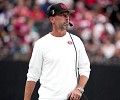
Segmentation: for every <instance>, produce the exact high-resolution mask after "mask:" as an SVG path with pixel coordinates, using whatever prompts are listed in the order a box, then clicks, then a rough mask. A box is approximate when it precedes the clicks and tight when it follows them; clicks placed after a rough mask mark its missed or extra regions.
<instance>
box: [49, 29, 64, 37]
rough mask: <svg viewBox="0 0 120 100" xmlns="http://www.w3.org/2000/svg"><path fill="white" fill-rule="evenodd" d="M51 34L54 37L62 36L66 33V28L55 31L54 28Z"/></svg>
mask: <svg viewBox="0 0 120 100" xmlns="http://www.w3.org/2000/svg"><path fill="white" fill-rule="evenodd" d="M51 34H52V35H53V36H55V37H62V36H64V35H65V34H66V30H64V31H60V30H59V31H55V30H53V31H52V32H51Z"/></svg>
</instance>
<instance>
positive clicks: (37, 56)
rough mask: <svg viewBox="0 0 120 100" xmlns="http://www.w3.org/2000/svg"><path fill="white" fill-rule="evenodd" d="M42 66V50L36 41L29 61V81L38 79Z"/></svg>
mask: <svg viewBox="0 0 120 100" xmlns="http://www.w3.org/2000/svg"><path fill="white" fill-rule="evenodd" d="M41 68H42V50H41V49H40V45H39V43H37V42H36V43H35V45H34V48H33V52H32V56H31V59H30V62H29V69H28V73H27V81H35V82H36V81H37V80H38V79H39V78H40V75H41Z"/></svg>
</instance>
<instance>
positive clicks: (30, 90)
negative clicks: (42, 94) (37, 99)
mask: <svg viewBox="0 0 120 100" xmlns="http://www.w3.org/2000/svg"><path fill="white" fill-rule="evenodd" d="M35 85H36V82H34V81H26V86H25V93H24V100H30V99H31V95H32V93H33V90H34V88H35Z"/></svg>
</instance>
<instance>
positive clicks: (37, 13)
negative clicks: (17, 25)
mask: <svg viewBox="0 0 120 100" xmlns="http://www.w3.org/2000/svg"><path fill="white" fill-rule="evenodd" d="M30 17H31V19H32V20H33V21H34V22H37V21H44V20H45V17H46V16H45V12H44V11H43V10H41V8H40V6H39V5H38V4H35V5H34V6H33V9H32V11H31V13H30Z"/></svg>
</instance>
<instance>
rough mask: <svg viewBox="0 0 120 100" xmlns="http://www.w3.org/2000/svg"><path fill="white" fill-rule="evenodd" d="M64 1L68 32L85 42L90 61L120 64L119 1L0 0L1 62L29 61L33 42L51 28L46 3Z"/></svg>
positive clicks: (61, 0) (47, 4)
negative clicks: (67, 18)
mask: <svg viewBox="0 0 120 100" xmlns="http://www.w3.org/2000/svg"><path fill="white" fill-rule="evenodd" d="M57 2H63V3H65V4H66V5H67V7H68V8H69V9H74V10H75V12H74V13H73V14H71V19H70V21H71V23H72V24H73V26H72V27H69V29H68V31H69V32H71V33H72V34H75V35H77V36H78V37H80V38H81V39H82V41H83V42H84V45H85V48H86V51H87V53H88V56H89V59H90V61H91V63H97V64H99V63H106V64H108V63H109V64H110V63H112V64H116V63H120V1H119V0H0V61H2V60H11V61H16V60H22V61H28V60H29V59H30V56H31V52H32V48H33V44H34V42H35V41H36V40H37V39H39V38H41V37H42V36H44V35H46V34H47V33H48V32H49V31H51V24H50V22H49V20H48V18H47V16H46V9H47V7H48V6H49V5H51V4H53V3H57Z"/></svg>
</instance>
